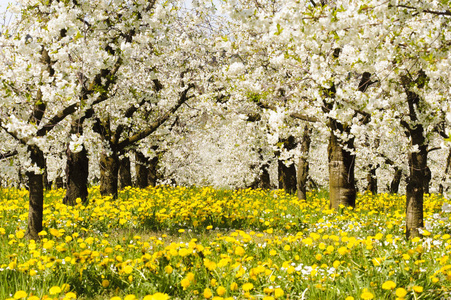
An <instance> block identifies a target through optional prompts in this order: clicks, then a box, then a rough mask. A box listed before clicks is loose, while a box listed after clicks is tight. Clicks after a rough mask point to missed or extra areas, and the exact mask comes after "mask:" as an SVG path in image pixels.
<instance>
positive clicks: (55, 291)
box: [49, 286, 61, 295]
mask: <svg viewBox="0 0 451 300" xmlns="http://www.w3.org/2000/svg"><path fill="white" fill-rule="evenodd" d="M49 293H50V295H57V294H59V293H61V288H60V287H59V286H52V287H51V288H50V290H49Z"/></svg>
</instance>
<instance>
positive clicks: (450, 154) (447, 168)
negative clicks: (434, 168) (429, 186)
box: [438, 148, 451, 195]
mask: <svg viewBox="0 0 451 300" xmlns="http://www.w3.org/2000/svg"><path fill="white" fill-rule="evenodd" d="M450 168H451V148H450V149H449V152H448V157H447V158H446V166H445V172H444V174H443V176H442V182H441V183H440V185H439V191H438V192H439V194H441V195H443V192H445V191H446V190H448V187H446V188H445V187H444V184H445V183H446V180H447V178H448V175H449V171H450Z"/></svg>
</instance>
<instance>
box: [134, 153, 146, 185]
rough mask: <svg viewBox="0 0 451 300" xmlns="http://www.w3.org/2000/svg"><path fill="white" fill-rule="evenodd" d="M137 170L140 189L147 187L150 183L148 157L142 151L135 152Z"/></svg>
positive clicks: (137, 181)
mask: <svg viewBox="0 0 451 300" xmlns="http://www.w3.org/2000/svg"><path fill="white" fill-rule="evenodd" d="M135 162H136V165H135V170H136V185H137V187H139V188H140V189H145V188H146V187H147V186H148V185H149V181H148V174H149V171H148V170H147V163H148V161H147V157H145V156H144V154H142V153H141V152H139V151H137V152H135Z"/></svg>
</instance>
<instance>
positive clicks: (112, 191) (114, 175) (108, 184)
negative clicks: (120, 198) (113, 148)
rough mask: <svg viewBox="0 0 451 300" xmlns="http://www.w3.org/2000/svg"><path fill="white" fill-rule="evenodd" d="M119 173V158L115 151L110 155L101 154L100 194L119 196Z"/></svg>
mask: <svg viewBox="0 0 451 300" xmlns="http://www.w3.org/2000/svg"><path fill="white" fill-rule="evenodd" d="M118 175H119V158H118V157H117V154H115V153H113V154H111V155H110V156H108V155H106V154H105V153H102V154H101V155H100V194H101V195H102V196H107V195H110V196H112V197H113V198H116V197H117V183H118Z"/></svg>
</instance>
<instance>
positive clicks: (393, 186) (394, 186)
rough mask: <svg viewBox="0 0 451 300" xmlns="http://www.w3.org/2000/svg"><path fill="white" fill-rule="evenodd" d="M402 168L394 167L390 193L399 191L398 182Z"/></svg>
mask: <svg viewBox="0 0 451 300" xmlns="http://www.w3.org/2000/svg"><path fill="white" fill-rule="evenodd" d="M401 178H402V170H401V169H399V168H398V167H395V175H394V176H393V180H392V181H391V183H390V194H397V193H398V191H399V184H400V183H401Z"/></svg>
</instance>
